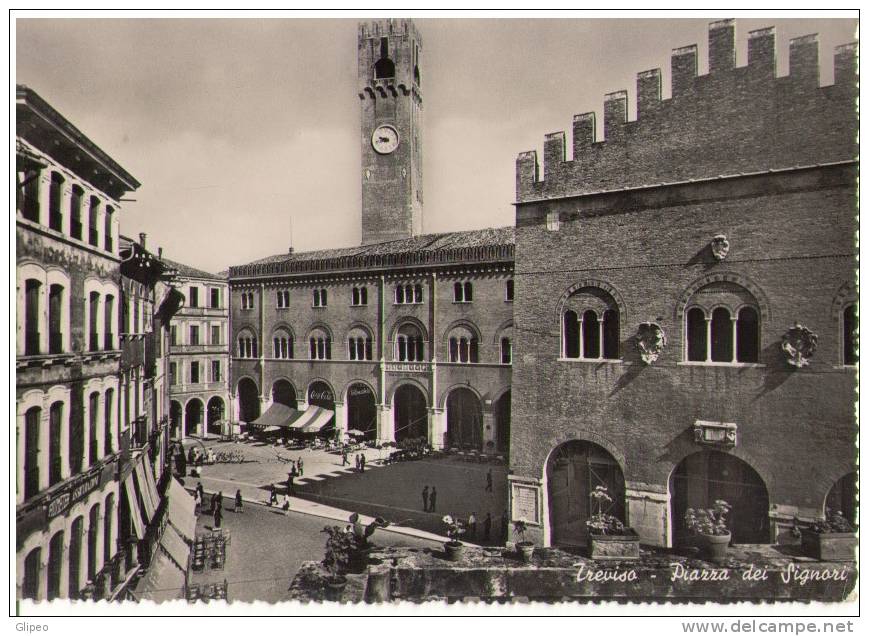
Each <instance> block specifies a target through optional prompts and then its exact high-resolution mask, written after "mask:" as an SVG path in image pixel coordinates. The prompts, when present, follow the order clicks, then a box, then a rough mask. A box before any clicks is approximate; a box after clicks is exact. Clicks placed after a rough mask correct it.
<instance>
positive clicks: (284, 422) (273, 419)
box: [248, 402, 304, 430]
mask: <svg viewBox="0 0 869 636" xmlns="http://www.w3.org/2000/svg"><path fill="white" fill-rule="evenodd" d="M303 414H304V411H297V410H296V409H292V408H290V407H289V406H287V405H286V404H280V403H278V402H275V403H274V404H272V405H271V406H270V407H269V408H268V409H266V412H265V413H263V414H262V415H260V416H259V417H258V418H256V419H255V420H254V421H253V422H250V423H249V424H248V426H252V427H253V428H256V429H262V430H266V429H271V430H274V427H278V428H287V427H288V426H290V425H291V424H293V423H294V422H295V421H297V420H298V419H299V418H300V417H302V415H303Z"/></svg>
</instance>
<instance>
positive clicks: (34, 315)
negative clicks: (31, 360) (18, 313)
mask: <svg viewBox="0 0 869 636" xmlns="http://www.w3.org/2000/svg"><path fill="white" fill-rule="evenodd" d="M41 293H42V283H40V282H39V281H38V280H35V279H32V278H30V279H27V280H26V281H25V282H24V355H26V356H35V355H38V354H39V353H40V346H39V305H40V302H39V297H40V294H41Z"/></svg>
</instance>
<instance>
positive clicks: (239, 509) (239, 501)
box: [235, 489, 244, 512]
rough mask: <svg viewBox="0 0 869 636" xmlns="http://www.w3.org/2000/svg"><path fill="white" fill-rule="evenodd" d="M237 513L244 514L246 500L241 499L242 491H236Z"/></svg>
mask: <svg viewBox="0 0 869 636" xmlns="http://www.w3.org/2000/svg"><path fill="white" fill-rule="evenodd" d="M235 511H236V512H244V499H242V498H241V489H238V490H236V491H235Z"/></svg>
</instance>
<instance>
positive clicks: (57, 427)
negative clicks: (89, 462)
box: [48, 402, 63, 486]
mask: <svg viewBox="0 0 869 636" xmlns="http://www.w3.org/2000/svg"><path fill="white" fill-rule="evenodd" d="M62 439H63V402H54V403H53V404H52V405H51V407H50V408H49V410H48V485H49V486H53V485H54V484H57V483H60V481H61V479H63V456H62V454H61V442H62Z"/></svg>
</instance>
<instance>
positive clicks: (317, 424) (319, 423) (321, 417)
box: [302, 406, 335, 433]
mask: <svg viewBox="0 0 869 636" xmlns="http://www.w3.org/2000/svg"><path fill="white" fill-rule="evenodd" d="M314 409H316V410H317V412H316V413H315V414H314V416H313V417H312V418H311V420H310V421H309V422H308V423H307V424H305V425H304V426H303V427H302V432H303V433H319V432H320V431H321V430H323V427H324V426H326V425H327V424H328V423H329V422H330V421H331V420H332V416H333V415H335V412H334V411H330V410H329V409H324V408H321V407H319V406H312V407H311V408H310V409H308V410H309V411H311V410H314Z"/></svg>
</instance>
